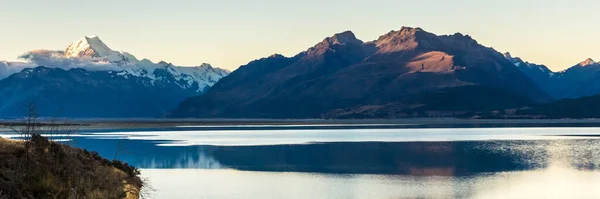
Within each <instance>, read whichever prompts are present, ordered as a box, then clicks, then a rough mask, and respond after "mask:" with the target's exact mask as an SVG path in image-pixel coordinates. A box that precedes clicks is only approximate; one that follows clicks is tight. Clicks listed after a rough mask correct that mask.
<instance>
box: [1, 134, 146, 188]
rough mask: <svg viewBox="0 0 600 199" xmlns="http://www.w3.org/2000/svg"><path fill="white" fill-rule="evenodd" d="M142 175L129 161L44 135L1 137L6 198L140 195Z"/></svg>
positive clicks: (3, 183) (3, 182) (2, 172)
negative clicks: (23, 138)
mask: <svg viewBox="0 0 600 199" xmlns="http://www.w3.org/2000/svg"><path fill="white" fill-rule="evenodd" d="M26 148H27V150H25V149H26ZM138 175H139V171H137V169H135V168H134V167H131V166H129V165H127V164H124V163H122V162H119V161H109V160H107V159H105V158H102V157H100V156H99V155H98V154H97V153H95V152H89V151H86V150H83V149H78V148H73V147H71V146H68V145H63V144H58V143H54V142H49V141H48V140H47V139H46V138H43V137H41V136H34V137H33V139H32V141H29V142H22V141H14V140H7V139H2V138H0V191H1V193H2V194H4V196H2V197H6V198H87V199H95V198H98V199H100V198H102V199H104V198H138V197H139V190H141V187H142V186H143V182H142V181H141V179H140V178H139V177H138ZM2 197H0V198H2Z"/></svg>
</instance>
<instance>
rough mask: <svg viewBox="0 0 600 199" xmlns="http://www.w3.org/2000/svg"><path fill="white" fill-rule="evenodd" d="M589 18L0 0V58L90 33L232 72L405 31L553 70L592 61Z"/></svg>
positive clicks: (586, 0) (145, 54)
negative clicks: (467, 43) (452, 38)
mask: <svg viewBox="0 0 600 199" xmlns="http://www.w3.org/2000/svg"><path fill="white" fill-rule="evenodd" d="M599 21H600V1H598V0H453V1H448V0H429V1H425V0H420V1H417V0H407V1H405V0H360V1H358V0H247V1H246V0H235V1H234V0H212V1H208V0H160V1H159V0H101V1H87V0H85V1H83V0H54V1H49V0H0V60H15V59H16V57H17V56H19V55H20V54H22V53H25V52H27V51H29V50H32V49H64V48H66V47H67V45H69V44H70V43H71V42H73V41H76V40H78V39H79V38H81V37H83V36H88V35H94V34H96V35H98V36H99V37H100V38H101V39H102V40H103V41H104V42H105V43H106V44H107V45H108V46H109V47H111V48H112V49H113V50H123V51H126V52H129V53H132V54H134V55H135V56H136V57H138V58H139V59H141V58H149V59H150V60H152V61H155V62H156V61H160V60H165V61H168V62H172V63H174V64H175V65H189V66H193V65H200V64H201V63H203V62H206V63H210V64H212V65H213V66H217V67H222V68H226V69H230V70H233V69H236V68H237V67H239V66H240V65H243V64H246V63H248V62H249V61H252V60H254V59H258V58H261V57H266V56H269V55H271V54H274V53H280V54H284V55H287V56H292V55H295V54H296V53H298V52H300V51H303V50H306V49H307V48H309V47H311V46H313V45H314V44H316V43H317V42H319V41H321V40H323V38H325V37H327V36H330V35H333V34H334V33H336V32H342V31H345V30H351V31H353V32H354V33H355V34H356V35H357V37H358V38H359V39H361V40H363V41H371V40H374V39H376V38H377V37H379V36H380V35H383V34H385V33H387V32H389V31H390V30H398V29H400V28H401V27H402V26H411V27H421V28H423V29H425V30H426V31H429V32H433V33H436V34H452V33H455V32H461V33H463V34H468V35H471V36H472V37H473V38H475V39H476V40H477V41H478V42H479V43H481V44H484V45H486V46H488V47H493V48H495V49H496V50H498V51H500V52H505V51H510V52H511V54H512V55H513V56H518V57H522V58H523V59H524V60H526V61H530V62H534V63H539V64H545V65H547V66H548V67H550V69H552V70H555V71H556V70H562V69H565V68H567V67H570V66H572V65H575V64H577V63H579V62H580V61H583V60H585V59H586V58H588V57H590V58H592V59H595V60H596V61H598V60H600V23H598V22H599Z"/></svg>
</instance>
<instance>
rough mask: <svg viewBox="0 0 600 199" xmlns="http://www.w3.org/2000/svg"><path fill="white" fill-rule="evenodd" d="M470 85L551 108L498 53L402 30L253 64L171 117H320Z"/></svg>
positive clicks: (332, 40)
mask: <svg viewBox="0 0 600 199" xmlns="http://www.w3.org/2000/svg"><path fill="white" fill-rule="evenodd" d="M341 35H344V37H343V38H345V39H339V38H342V36H341ZM340 40H342V41H340ZM257 71H261V72H257ZM225 85H226V86H225ZM472 85H485V86H492V87H497V88H501V90H506V91H507V92H511V93H512V92H516V93H518V94H519V95H524V96H528V97H529V98H531V99H533V100H534V101H550V100H551V99H550V97H548V96H547V95H546V94H545V93H544V92H543V91H542V90H541V89H540V88H538V87H537V86H536V85H535V84H534V83H533V81H531V80H530V79H529V78H528V77H527V76H525V75H524V74H522V73H521V72H520V71H519V70H518V69H517V68H516V67H514V65H513V64H512V63H510V62H509V61H508V60H507V59H505V58H504V56H503V55H502V54H501V53H498V52H496V51H495V50H493V49H491V48H488V47H485V46H482V45H480V44H479V43H478V42H477V41H476V40H474V39H473V38H471V37H470V36H468V35H462V34H453V35H443V36H437V35H435V34H432V33H429V32H426V31H424V30H423V29H421V28H410V27H402V28H401V29H400V30H398V31H391V32H389V33H386V34H385V35H382V36H381V37H379V38H378V39H377V40H375V41H370V42H366V43H364V42H362V41H360V40H359V39H356V38H355V37H354V34H351V32H341V33H337V34H334V35H333V36H330V37H327V38H325V39H324V40H323V41H322V42H319V43H317V44H316V45H314V46H313V47H310V48H308V49H307V50H306V51H303V52H300V53H298V54H297V55H296V56H294V57H291V58H287V57H278V56H276V57H268V58H263V59H259V60H255V61H253V62H250V63H249V64H248V65H245V66H242V67H240V69H239V70H236V71H233V72H232V74H231V75H230V76H229V77H227V78H224V79H222V80H221V81H219V82H218V83H217V84H216V85H215V86H214V87H213V88H212V89H210V90H209V91H208V92H207V93H206V94H205V95H203V96H198V97H193V98H189V99H187V100H185V101H184V102H182V104H181V105H180V106H179V107H178V109H176V111H175V112H174V113H173V115H172V116H174V117H263V118H270V117H274V118H282V117H283V118H286V117H321V116H322V115H323V114H325V113H326V112H329V111H332V110H335V109H340V108H349V107H355V106H368V105H382V104H388V103H399V102H403V101H404V102H409V101H410V100H409V99H410V98H411V97H413V96H417V95H421V94H425V93H427V92H433V91H436V90H440V89H445V88H456V87H462V86H472ZM503 92H504V91H503ZM411 103H412V102H411ZM415 105H416V104H415ZM400 111H402V110H400Z"/></svg>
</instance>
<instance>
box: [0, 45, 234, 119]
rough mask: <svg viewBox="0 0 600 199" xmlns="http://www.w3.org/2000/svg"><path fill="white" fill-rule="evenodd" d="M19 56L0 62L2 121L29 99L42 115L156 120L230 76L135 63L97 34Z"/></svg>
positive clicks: (203, 68)
mask: <svg viewBox="0 0 600 199" xmlns="http://www.w3.org/2000/svg"><path fill="white" fill-rule="evenodd" d="M19 58H20V59H22V60H24V62H7V61H0V117H19V116H20V115H21V114H22V112H21V107H23V106H24V104H25V103H27V102H29V101H35V102H36V103H38V104H39V106H40V115H41V116H55V115H56V114H59V116H61V117H63V116H64V117H159V116H161V115H162V114H165V113H167V112H169V111H171V110H172V109H174V108H175V107H176V105H177V104H179V103H180V102H181V101H182V100H184V99H186V98H187V97H191V96H197V95H200V94H203V93H204V92H206V91H207V89H208V88H210V87H211V86H213V85H214V84H215V83H216V82H217V81H219V80H220V79H221V78H223V77H225V76H227V75H228V74H229V71H227V70H223V69H220V68H215V67H212V66H211V65H210V64H201V65H199V66H195V67H182V66H174V65H173V64H171V63H167V62H165V61H160V62H158V63H154V62H152V61H150V60H148V59H142V60H138V59H137V58H136V57H135V56H133V55H132V54H129V53H126V52H123V51H116V50H112V49H111V48H110V47H108V45H106V44H105V43H104V42H102V40H100V38H98V37H97V36H92V37H84V38H82V39H80V40H78V41H75V42H74V43H72V44H71V45H69V46H68V47H67V48H66V49H65V50H32V51H30V52H27V53H25V54H23V55H22V56H20V57H19Z"/></svg>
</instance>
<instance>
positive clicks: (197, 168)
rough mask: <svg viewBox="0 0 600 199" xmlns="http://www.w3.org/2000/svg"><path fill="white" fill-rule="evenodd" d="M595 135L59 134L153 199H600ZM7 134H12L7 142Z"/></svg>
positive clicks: (543, 131)
mask: <svg viewBox="0 0 600 199" xmlns="http://www.w3.org/2000/svg"><path fill="white" fill-rule="evenodd" d="M598 135H600V128H595V127H578V128H566V127H547V128H543V127H537V128H407V126H404V125H396V124H394V125H287V126H285V125H239V126H180V127H169V128H149V129H108V130H106V129H105V130H83V131H82V132H81V133H80V134H77V135H71V136H64V137H60V139H71V140H72V141H73V144H74V145H76V146H79V147H83V148H86V149H89V150H93V151H98V152H99V153H100V154H101V155H102V156H104V157H107V158H110V159H112V157H114V156H115V151H116V149H117V148H120V150H119V151H120V152H119V154H118V156H117V158H118V159H121V160H124V161H127V162H129V163H130V164H133V165H135V166H138V167H140V168H142V175H143V176H144V177H145V178H147V179H148V180H149V182H150V185H151V186H152V187H153V188H154V189H155V190H156V191H154V192H153V193H152V198H600V190H599V189H597V188H596V187H598V186H599V185H600V172H599V171H600V170H599V169H600V140H599V139H597V138H600V137H599V136H598ZM0 136H2V137H9V138H10V137H15V136H16V135H12V134H10V133H4V134H0Z"/></svg>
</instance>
